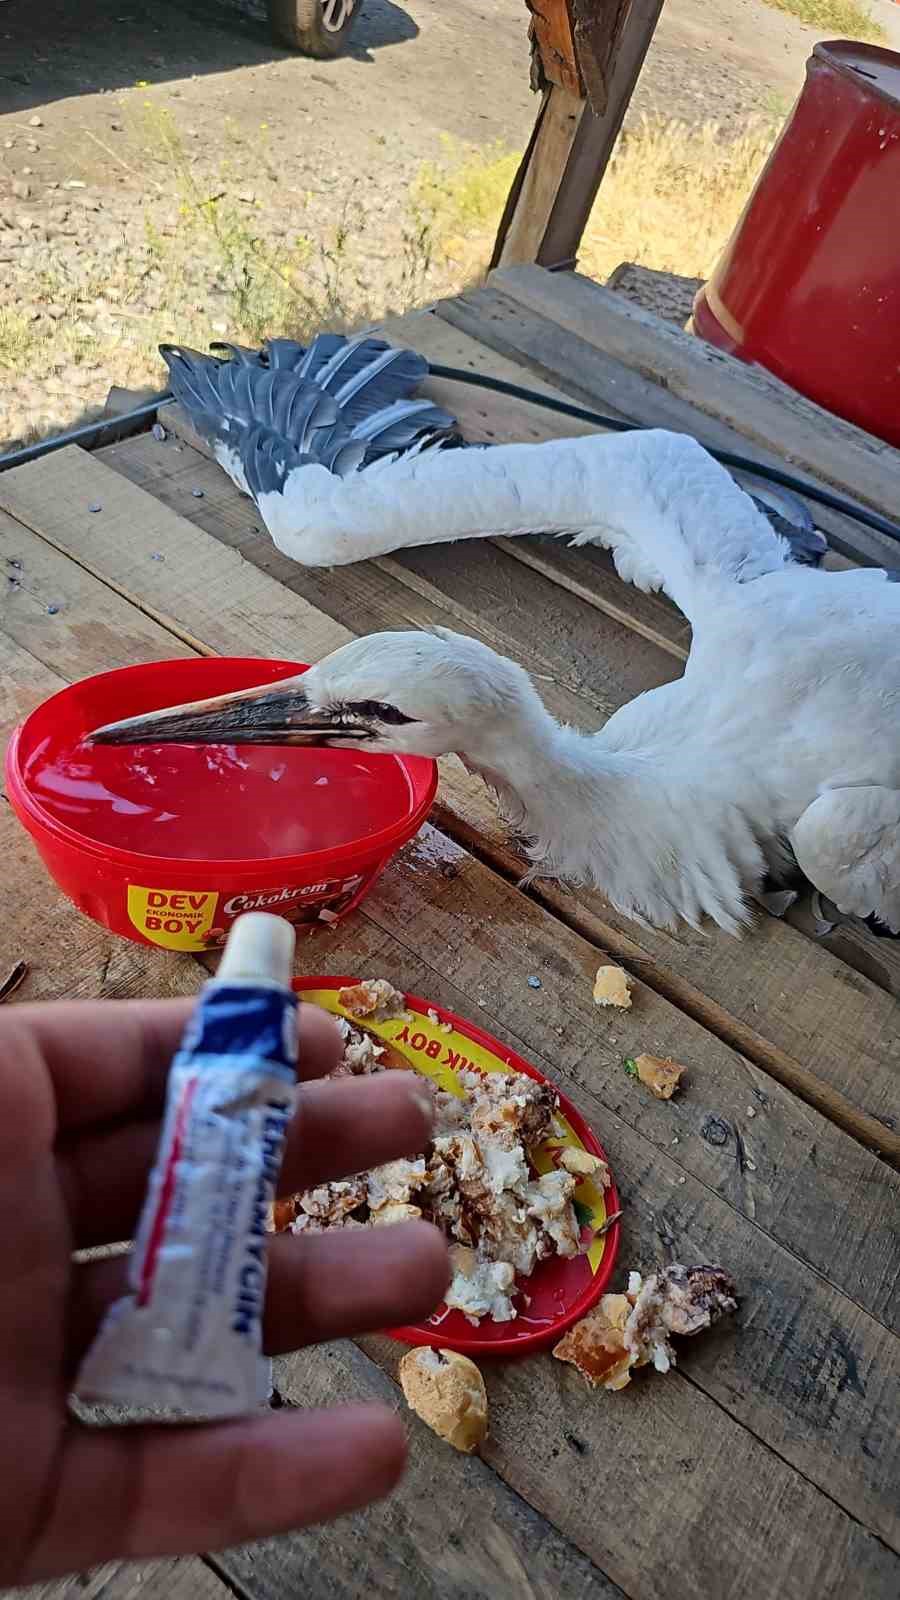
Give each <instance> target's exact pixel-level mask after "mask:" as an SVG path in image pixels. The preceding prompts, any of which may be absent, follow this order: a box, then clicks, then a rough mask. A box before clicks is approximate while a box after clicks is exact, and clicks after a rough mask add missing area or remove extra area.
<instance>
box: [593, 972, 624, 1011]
mask: <svg viewBox="0 0 900 1600" xmlns="http://www.w3.org/2000/svg"><path fill="white" fill-rule="evenodd" d="M630 984H631V979H630V978H629V976H628V973H627V972H626V971H625V970H624V968H623V967H598V968H597V976H596V978H595V979H594V1005H595V1006H614V1007H615V1008H616V1009H617V1010H618V1011H630V1010H631V989H630Z"/></svg>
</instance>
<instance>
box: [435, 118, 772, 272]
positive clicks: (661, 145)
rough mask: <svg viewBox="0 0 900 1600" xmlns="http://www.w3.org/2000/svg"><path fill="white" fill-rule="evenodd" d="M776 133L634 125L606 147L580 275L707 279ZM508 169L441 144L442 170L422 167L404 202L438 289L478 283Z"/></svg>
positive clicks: (498, 160) (764, 123)
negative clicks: (610, 150)
mask: <svg viewBox="0 0 900 1600" xmlns="http://www.w3.org/2000/svg"><path fill="white" fill-rule="evenodd" d="M778 131H779V122H778V121H775V120H770V119H768V118H767V119H762V118H761V119H760V120H759V121H758V122H756V123H754V124H753V125H751V126H750V127H748V128H747V129H746V130H745V132H744V133H742V134H741V135H740V136H739V137H737V138H731V139H729V138H726V137H725V136H724V135H723V134H722V132H721V130H720V129H719V128H717V127H716V126H715V125H714V124H711V123H706V124H704V125H702V126H701V127H689V126H688V125H687V124H685V123H681V122H664V121H650V120H648V119H647V118H644V119H643V120H642V121H641V122H640V123H638V124H637V126H636V127H634V128H633V129H631V130H629V131H627V132H625V133H623V135H622V137H621V139H620V140H619V143H618V145H617V147H616V151H615V154H614V156H613V159H612V161H611V163H610V166H609V169H608V171H607V173H606V176H605V178H604V180H603V186H602V188H601V190H600V194H599V196H598V199H597V203H596V205H595V206H594V210H593V213H592V215H591V218H590V221H589V223H588V226H587V229H586V230H585V235H584V240H583V242H582V247H581V251H580V254H579V265H580V267H581V270H582V271H584V272H587V273H589V274H591V276H593V277H596V278H598V279H601V280H604V279H606V278H607V277H608V276H609V274H610V272H611V271H612V269H613V268H614V267H615V266H617V265H618V263H619V262H620V261H639V262H640V263H641V264H642V265H643V266H646V267H655V268H657V269H658V270H660V271H666V272H678V273H682V274H684V275H685V276H686V277H696V278H705V277H707V276H708V275H709V273H710V272H711V270H712V268H713V266H714V264H715V261H716V258H717V257H718V255H719V253H720V251H721V249H722V247H723V245H724V244H725V242H726V241H727V239H728V237H729V235H730V233H731V231H732V229H733V227H734V224H735V223H736V221H737V219H738V217H739V216H740V213H741V210H742V208H743V206H744V204H745V202H746V200H747V196H748V195H749V193H750V190H751V188H752V186H753V184H754V182H755V180H756V178H757V176H758V174H759V172H760V169H761V168H762V166H763V163H764V162H765V160H766V157H767V156H768V154H769V152H770V150H771V149H772V146H773V144H774V142H775V139H776V137H777V134H778ZM518 159H519V158H518V155H517V154H516V153H515V152H511V151H508V150H503V149H500V148H494V149H493V150H488V151H466V150H464V149H460V148H459V147H454V146H453V145H451V144H449V143H448V146H447V158H446V163H445V165H444V166H443V167H436V166H434V165H428V166H425V167H423V169H422V171H421V173H420V175H419V179H418V182H417V184H416V186H415V189H414V194H413V202H414V205H416V206H417V207H418V209H419V214H420V216H422V217H423V218H424V219H425V221H426V224H427V227H428V228H429V231H430V233H431V235H432V237H433V240H434V252H435V256H436V258H437V259H438V261H440V262H441V263H442V264H443V268H444V272H445V276H446V280H447V286H448V287H451V288H452V287H457V286H458V285H459V284H461V283H463V282H467V281H468V282H470V281H472V280H473V279H476V278H478V277H479V276H480V275H481V274H483V272H484V269H485V267H486V264H487V262H488V260H489V258H490V252H491V247H492V244H493V240H494V235H495V232H496V228H497V224H498V222H499V220H500V214H501V211H502V209H503V204H504V201H505V198H506V195H507V192H508V190H509V186H510V183H511V181H512V177H513V174H514V173H515V170H516V167H517V165H518Z"/></svg>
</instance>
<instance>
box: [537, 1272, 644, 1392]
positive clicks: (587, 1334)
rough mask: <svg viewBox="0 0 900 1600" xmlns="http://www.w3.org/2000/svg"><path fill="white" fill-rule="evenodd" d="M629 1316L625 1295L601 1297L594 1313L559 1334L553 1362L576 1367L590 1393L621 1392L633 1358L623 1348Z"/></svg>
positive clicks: (629, 1379) (629, 1309)
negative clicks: (564, 1362)
mask: <svg viewBox="0 0 900 1600" xmlns="http://www.w3.org/2000/svg"><path fill="white" fill-rule="evenodd" d="M630 1315H631V1301H630V1300H629V1299H628V1296H627V1295H624V1294H605V1295H602V1296H601V1298H600V1300H599V1301H598V1303H597V1305H596V1307H595V1309H594V1310H593V1311H590V1312H588V1315H587V1316H586V1317H582V1319H581V1321H580V1322H576V1323H575V1326H574V1327H573V1328H570V1329H569V1330H568V1332H567V1333H564V1334H563V1336H562V1338H561V1339H560V1341H559V1344H557V1345H554V1347H553V1354H554V1355H555V1357H556V1359H557V1361H568V1362H569V1363H570V1364H571V1365H572V1366H573V1367H577V1368H578V1371H579V1372H580V1373H581V1374H582V1376H583V1377H585V1378H587V1381H588V1383H589V1384H590V1385H591V1388H592V1389H597V1388H603V1389H624V1388H625V1385H626V1383H630V1382H631V1368H632V1367H633V1365H634V1356H633V1354H632V1352H631V1351H630V1350H627V1349H626V1347H625V1326H626V1323H627V1322H628V1318H629V1316H630Z"/></svg>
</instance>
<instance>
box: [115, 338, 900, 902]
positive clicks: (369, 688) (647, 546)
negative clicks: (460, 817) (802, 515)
mask: <svg viewBox="0 0 900 1600" xmlns="http://www.w3.org/2000/svg"><path fill="white" fill-rule="evenodd" d="M325 338H326V339H328V340H332V341H334V340H336V336H325ZM285 343H286V342H284V341H280V342H278V344H277V345H276V344H273V345H272V346H270V356H269V359H270V360H271V361H272V366H271V367H266V366H260V365H259V364H258V363H259V361H260V359H261V358H259V357H255V356H254V357H248V356H247V355H246V354H245V353H242V352H239V353H238V355H237V356H236V357H235V358H234V359H233V360H232V361H231V362H227V363H223V364H219V363H214V362H211V361H210V360H209V358H207V357H193V356H190V355H187V354H184V353H181V352H173V353H170V356H169V359H170V364H171V365H172V372H173V386H174V388H175V390H176V393H178V395H179V398H181V399H182V400H183V401H184V402H185V403H186V404H187V405H188V408H189V410H190V412H191V415H192V417H193V419H194V422H195V425H197V426H199V427H200V428H201V431H204V432H205V433H206V435H207V437H208V438H209V439H210V440H211V441H212V443H213V444H214V447H215V449H216V454H217V456H218V459H219V460H220V461H221V462H222V464H223V465H225V466H226V467H227V468H228V470H229V471H231V473H232V476H233V477H234V478H235V481H238V482H240V484H241V486H242V487H243V488H244V489H245V490H246V491H248V492H250V493H251V494H252V495H253V496H254V498H255V500H256V502H257V504H258V506H259V509H260V512H261V513H262V515H263V517H264V519H265V521H266V525H267V527H268V529H269V532H270V533H271V535H272V537H273V539H274V540H275V543H276V544H277V545H278V546H279V548H280V549H282V550H283V551H285V552H286V553H287V554H288V555H290V556H293V557H294V558H295V559H297V560H298V561H303V562H307V563H316V564H332V563H341V562H347V561H353V560H361V559H363V558H364V557H366V556H371V555H374V554H379V553H382V552H385V551H389V550H395V549H398V548H403V547H406V546H412V545H421V544H426V543H436V542H440V541H444V540H451V539H460V538H470V537H477V536H481V537H488V536H491V535H496V534H505V535H507V536H509V535H513V534H518V533H531V532H536V531H540V530H543V531H546V532H552V533H557V534H567V535H569V536H570V537H571V538H572V539H573V541H574V542H575V543H579V544H582V543H595V544H599V545H602V546H604V547H605V548H607V549H609V550H611V551H612V553H613V557H614V560H615V563H616V567H617V569H618V571H619V574H620V575H621V577H623V578H624V579H627V580H629V581H631V582H633V583H635V584H637V585H638V587H640V588H642V589H647V590H653V589H661V590H662V591H663V592H664V593H665V594H667V595H668V596H669V597H670V598H671V599H672V600H673V601H674V603H675V604H676V605H677V606H678V607H679V609H680V610H681V611H682V612H683V613H684V615H685V616H686V617H687V619H688V621H689V622H690V624H691V627H692V631H693V639H692V644H691V651H690V656H689V658H688V661H687V665H686V667H685V671H684V674H683V676H682V677H681V678H680V679H678V680H677V681H676V682H673V683H669V684H666V685H664V686H663V687H662V688H658V689H653V690H651V691H649V692H648V693H645V694H642V695H640V696H639V697H638V698H637V699H636V700H634V701H632V702H631V704H630V705H627V706H624V707H623V708H622V709H621V710H619V711H618V712H616V714H615V715H614V716H613V717H611V718H610V720H609V721H608V722H607V723H606V725H605V727H604V728H603V729H602V730H601V731H600V732H599V733H594V734H585V733H582V732H580V731H578V730H577V729H575V728H571V727H566V726H561V725H560V724H559V723H557V722H556V721H555V720H554V719H553V717H552V716H551V715H550V714H549V712H548V711H547V710H546V709H545V707H544V705H543V703H542V701H541V699H540V696H539V694H538V692H537V690H536V689H535V687H534V686H533V684H532V683H531V681H530V679H529V678H528V675H527V674H526V673H525V672H524V671H523V670H522V668H521V667H519V666H517V665H515V664H514V663H513V662H511V661H508V660H505V659H504V658H503V657H501V656H499V655H497V654H496V653H495V652H494V651H492V650H490V649H488V648H487V647H486V646H485V645H483V644H480V643H478V642H476V641H474V640H472V639H469V638H465V637H462V636H461V635H458V634H454V633H450V632H448V631H446V630H443V629H437V630H435V631H434V632H433V633H383V634H375V635H372V636H370V637H368V638H362V639H358V640H355V641H353V642H352V643H350V644H348V645H345V646H344V647H343V648H342V649H340V650H338V651H336V652H335V653H334V654H333V655H331V656H329V657H328V658H327V659H325V660H324V661H321V662H319V663H318V665H317V666H314V667H313V668H312V669H311V670H310V671H309V672H308V673H306V674H304V675H302V676H298V677H297V678H295V679H290V680H288V681H286V682H284V681H283V682H281V683H279V684H277V685H275V686H274V687H264V688H261V689H253V690H249V691H244V692H242V693H239V694H234V695H227V696H225V697H223V698H222V699H220V700H216V701H208V702H204V703H202V704H192V705H188V706H184V707H179V708H175V709H173V710H167V711H160V712H156V713H153V714H151V715H147V716H142V717H136V718H131V719H127V720H125V721H124V722H119V723H115V724H112V725H111V726H109V727H107V728H104V729H101V730H98V733H97V734H96V735H95V737H97V738H99V739H101V740H102V741H104V742H114V743H139V742H142V743H152V744H160V743H172V742H176V743H177V742H181V743H221V742H228V743H241V742H244V743H265V744H276V745H277V744H294V743H300V742H304V743H310V742H312V743H320V744H328V745H332V746H341V745H353V744H357V743H364V744H365V745H366V748H367V749H371V750H376V751H395V752H405V753H414V754H421V755H428V756H439V755H443V754H445V753H449V752H451V751H452V752H456V753H457V754H459V755H460V756H461V757H462V759H463V761H464V762H465V763H466V765H467V766H468V767H469V768H470V769H471V770H473V771H475V772H478V773H480V774H481V775H482V777H483V778H484V780H485V782H486V783H487V784H489V785H490V787H491V788H492V789H493V790H494V791H495V792H496V794H497V795H498V797H499V800H500V803H501V806H502V808H503V810H504V812H505V814H506V815H507V816H508V817H509V819H510V820H511V822H512V823H513V824H514V826H515V828H516V830H517V831H518V832H519V833H521V834H523V835H525V836H526V837H528V838H529V839H530V840H531V841H532V843H531V845H530V848H529V855H530V860H531V873H532V875H552V876H556V877H560V878H563V879H567V880H569V881H571V882H574V883H579V884H586V885H590V886H592V887H595V888H597V889H599V890H601V891H602V892H603V893H604V894H605V895H606V896H607V897H608V899H609V900H611V901H612V903H613V904H614V905H615V906H617V907H618V909H619V910H620V911H622V912H624V913H625V914H626V915H629V916H631V917H633V918H635V919H636V920H637V921H641V922H646V923H650V924H653V925H655V926H658V927H666V928H672V927H674V926H676V925H677V923H678V922H679V920H682V919H683V920H684V921H686V922H688V923H690V924H691V925H692V926H698V925H699V924H700V923H701V922H702V920H703V919H704V918H706V917H708V918H711V919H712V920H713V921H714V922H716V923H718V925H719V926H720V927H722V928H724V929H726V930H727V931H728V932H730V933H737V932H739V931H740V930H741V928H742V927H743V926H744V925H745V924H746V923H747V922H748V921H749V920H750V917H751V906H752V902H753V900H754V899H755V898H757V897H758V896H759V894H760V892H761V890H762V888H763V885H764V882H765V881H766V880H767V879H774V880H775V881H776V882H780V883H785V882H790V881H791V879H792V876H793V875H795V874H796V870H797V867H799V869H800V871H801V872H802V873H803V875H804V876H805V878H806V879H807V880H808V881H809V883H811V884H812V885H813V886H814V887H815V888H816V889H817V890H818V891H819V892H820V894H821V895H822V896H824V897H826V899H827V900H828V901H830V902H833V904H834V905H835V906H836V907H837V908H838V909H839V910H840V912H841V913H843V914H846V915H849V916H856V917H860V918H868V919H872V920H873V922H874V923H875V924H877V925H878V926H879V927H883V928H885V929H886V930H890V931H891V932H893V933H897V932H898V931H900V723H898V713H900V585H898V584H896V583H894V582H891V581H889V578H888V575H887V574H886V573H885V572H882V571H878V570H873V569H866V570H856V571H846V572H839V573H830V572H825V571H817V570H811V569H810V568H808V567H805V566H800V565H798V564H797V563H796V562H795V561H794V560H793V559H792V557H791V550H790V547H789V544H788V542H787V541H786V540H785V539H784V538H783V537H782V536H781V535H780V534H779V533H778V532H776V531H775V530H774V528H773V526H772V524H771V522H770V521H769V520H768V519H767V517H766V516H764V515H763V514H762V513H761V512H760V511H759V510H758V509H757V507H756V505H755V504H754V502H753V500H752V499H751V498H750V497H749V495H747V494H746V493H744V491H743V490H742V489H740V488H739V487H738V486H737V485H736V484H735V483H734V481H733V480H732V478H731V477H730V476H729V474H728V473H727V472H726V471H725V470H724V468H722V467H720V466H719V465H718V464H717V463H716V462H715V461H714V460H713V459H712V457H711V456H709V455H708V454H707V453H706V451H704V450H703V449H702V447H701V446H700V445H699V444H697V443H696V442H695V441H693V440H691V439H690V438H687V437H686V436H683V435H680V434H673V433H666V432H662V431H647V432H635V433H630V434H622V435H615V436H603V435H597V436H588V437H584V438H578V439H555V440H550V441H548V442H547V443H545V444H539V445H515V444H514V445H501V446H496V447H492V448H489V449H483V450H473V449H448V448H446V445H447V443H448V442H453V424H452V419H451V418H449V417H447V415H446V414H445V413H442V412H440V411H439V410H437V408H435V407H434V406H432V405H431V404H430V402H428V401H424V400H413V399H410V398H409V397H408V394H409V389H410V387H411V386H414V384H415V383H417V382H418V381H420V380H421V377H422V376H423V375H424V363H422V362H421V359H420V358H418V357H416V356H414V355H413V354H412V353H411V352H408V351H399V352H398V351H386V347H384V346H380V345H377V344H376V346H375V350H374V354H373V351H372V348H371V346H372V344H373V342H372V341H368V342H366V341H356V342H352V343H349V344H348V343H347V341H340V340H336V342H332V343H331V344H330V345H326V348H325V349H324V351H320V352H319V355H320V356H321V357H322V359H321V360H319V358H318V356H317V355H316V344H318V343H319V341H316V344H314V345H313V346H311V347H310V351H309V352H301V357H300V358H299V359H300V361H302V360H306V361H307V363H308V369H309V368H313V367H316V362H317V361H318V367H317V368H316V370H317V372H318V377H319V380H320V381H319V382H318V383H312V385H311V386H310V383H309V375H308V371H307V376H306V378H303V377H298V376H297V372H296V370H294V369H296V368H297V365H298V358H297V357H296V354H295V352H296V351H297V350H298V349H299V347H298V346H292V347H290V351H291V352H293V353H294V354H292V355H291V360H293V362H294V369H292V370H291V372H290V373H284V376H286V377H287V379H288V382H287V384H285V383H282V382H281V379H280V377H278V374H279V371H280V370H282V369H279V367H278V349H279V347H283V346H284V345H285ZM367 344H368V346H369V348H368V350H367V349H366V345H367ZM272 351H275V352H276V354H275V357H274V359H273V357H272V355H271V352H272ZM373 360H374V361H378V362H381V367H380V373H381V374H382V381H383V380H384V379H387V378H389V377H390V375H391V374H392V373H393V375H394V379H395V382H394V386H393V388H391V387H390V386H388V388H387V390H386V392H382V393H381V394H380V397H379V404H378V406H377V407H376V408H375V410H374V411H373V407H372V402H371V396H370V400H369V403H368V405H367V406H363V405H361V404H359V396H360V394H361V392H362V391H364V390H365V388H366V381H367V380H366V379H365V371H366V369H367V368H370V367H371V364H372V362H373ZM323 361H324V363H325V368H326V370H325V380H324V383H323V382H322V381H321V380H322V376H323ZM254 363H257V364H256V365H254ZM329 363H330V364H331V372H330V373H329V372H328V370H327V368H328V364H329ZM342 372H343V373H344V379H343V381H341V380H340V375H341V373H342ZM276 380H277V381H276ZM329 385H331V387H332V388H334V387H335V385H336V387H337V392H338V394H339V395H340V393H342V392H344V391H347V392H346V393H344V399H343V400H340V399H338V401H337V402H335V401H333V400H332V398H331V394H330V392H329ZM310 389H311V390H312V391H314V393H312V392H310ZM223 391H225V398H224V400H223V398H222V393H223ZM266 394H268V396H269V398H268V399H265V395H266ZM301 401H302V404H301ZM279 407H281V410H279ZM317 407H318V411H317ZM342 407H343V408H344V409H343V414H342V411H341V408H342ZM354 408H355V409H354ZM301 412H302V413H303V416H304V418H305V420H302V421H301V422H300V423H299V424H297V425H294V424H292V423H291V415H292V414H293V416H294V417H295V419H296V418H297V417H299V416H300V413H301ZM248 415H249V416H250V420H249V421H248V420H247V417H248ZM261 418H262V419H263V420H260V419H261ZM379 419H380V420H379ZM292 430H293V431H292ZM354 430H356V432H355V433H354ZM363 434H364V435H365V436H363ZM317 435H318V436H319V438H320V440H322V441H323V442H324V448H322V449H320V450H319V451H318V458H316V455H317V453H316V451H315V450H314V449H313V444H314V442H315V438H316V436H317ZM287 436H290V437H293V438H294V439H296V441H297V443H296V446H293V445H286V442H285V441H286V437H287ZM326 436H327V437H326ZM398 450H399V451H403V450H406V451H407V453H401V454H398V453H397V452H398ZM385 452H386V453H385ZM342 474H343V475H342ZM297 648H298V653H300V652H301V651H302V640H298V641H297Z"/></svg>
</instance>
